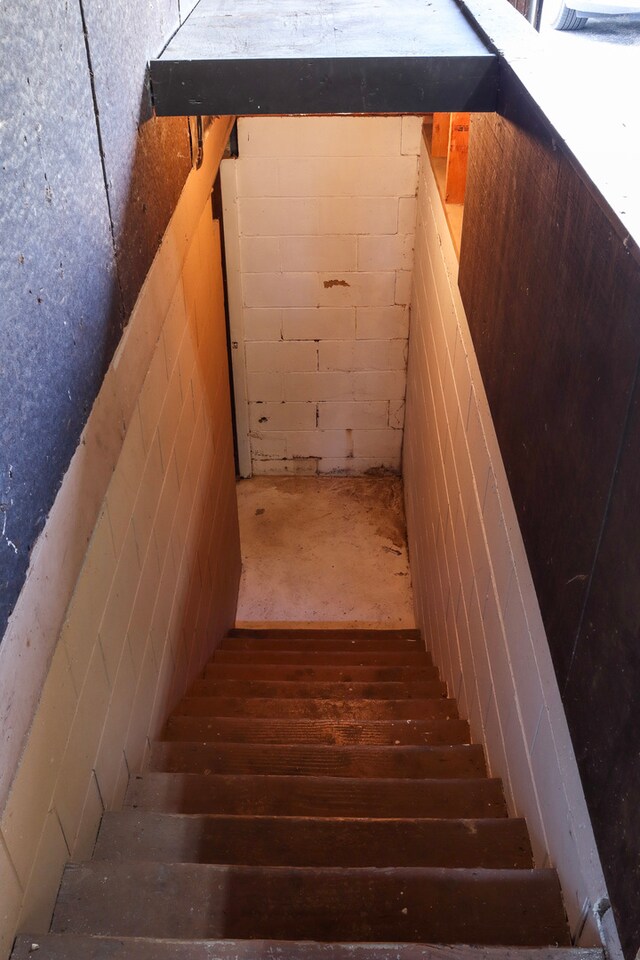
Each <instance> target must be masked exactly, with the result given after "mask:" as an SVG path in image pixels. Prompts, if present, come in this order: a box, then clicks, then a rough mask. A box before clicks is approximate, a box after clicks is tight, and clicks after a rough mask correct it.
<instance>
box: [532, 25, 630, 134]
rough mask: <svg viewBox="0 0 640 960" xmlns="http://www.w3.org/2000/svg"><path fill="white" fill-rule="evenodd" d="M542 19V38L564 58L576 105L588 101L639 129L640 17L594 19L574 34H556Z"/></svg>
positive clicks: (556, 31)
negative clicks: (636, 18) (611, 111)
mask: <svg viewBox="0 0 640 960" xmlns="http://www.w3.org/2000/svg"><path fill="white" fill-rule="evenodd" d="M544 20H545V18H544V12H543V24H542V30H541V37H542V38H543V40H544V42H545V44H546V45H547V46H548V47H549V49H550V50H554V51H555V53H556V55H557V54H561V55H562V58H563V61H564V64H565V68H566V81H567V84H568V85H569V86H570V87H571V89H572V90H573V91H574V93H575V97H576V102H583V103H584V100H585V97H588V98H589V100H588V102H589V103H591V104H592V105H593V108H594V110H595V109H598V110H600V109H604V110H613V111H614V112H615V113H616V115H617V116H619V117H620V118H621V119H622V120H623V122H625V123H633V124H635V125H640V105H639V100H640V19H639V20H635V19H633V18H631V17H610V18H609V17H593V18H591V17H590V18H589V19H588V20H587V23H586V25H585V26H584V27H583V29H582V30H575V31H562V30H553V29H551V28H550V27H549V26H547V25H546V24H545V22H544ZM597 126H598V117H597V115H594V130H595V129H597Z"/></svg>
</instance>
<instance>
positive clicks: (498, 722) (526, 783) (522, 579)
mask: <svg viewBox="0 0 640 960" xmlns="http://www.w3.org/2000/svg"><path fill="white" fill-rule="evenodd" d="M457 276H458V263H457V260H456V256H455V252H454V248H453V244H452V241H451V237H450V234H449V231H448V228H447V224H446V221H445V217H444V212H443V208H442V203H441V201H440V197H439V194H438V190H437V187H436V184H435V181H434V177H433V174H432V172H431V166H430V163H429V160H428V158H427V156H426V154H425V152H424V146H423V156H422V163H421V174H420V187H419V194H418V220H417V228H416V251H415V273H414V285H413V294H412V316H411V338H410V347H409V372H408V392H407V415H406V425H405V446H404V464H403V468H404V480H405V500H406V509H407V525H408V532H409V549H410V560H411V572H412V582H413V589H414V596H415V600H416V616H417V622H418V624H419V626H420V628H421V629H422V631H423V633H424V635H425V637H426V639H427V644H428V646H429V648H430V649H431V651H432V653H433V656H434V659H435V661H436V662H437V664H438V666H439V667H440V669H441V671H442V673H443V676H444V678H445V679H446V681H447V684H448V686H449V689H450V691H451V694H452V695H453V696H455V697H457V698H458V700H459V705H460V713H461V716H466V717H468V718H469V721H470V725H471V731H472V736H473V738H474V740H475V741H476V742H478V743H484V744H485V747H486V750H487V756H488V762H489V765H490V770H491V773H492V774H493V775H496V776H500V777H502V779H503V782H504V788H505V793H506V797H507V802H508V805H509V808H510V811H511V813H512V814H516V815H520V816H524V817H526V820H527V824H528V827H529V831H530V834H531V839H532V844H533V850H534V856H535V860H536V863H537V864H538V865H539V866H544V865H549V864H551V865H553V866H555V867H556V868H557V870H558V873H559V876H560V881H561V884H562V889H563V893H564V897H565V904H566V908H567V913H568V916H569V921H570V925H571V930H572V934H573V936H574V938H575V940H576V942H577V943H578V944H580V945H584V946H586V945H593V944H597V943H598V942H599V935H600V934H601V935H602V938H603V939H604V941H605V942H606V944H607V946H608V947H609V951H610V955H611V956H618V957H620V956H621V952H620V948H619V942H618V940H617V935H616V932H615V929H613V927H612V926H610V925H608V926H607V928H606V929H600V930H599V916H598V914H599V912H600V911H599V909H598V908H599V907H601V906H602V903H603V898H605V897H606V886H605V882H604V878H603V875H602V869H601V866H600V862H599V859H598V854H597V851H596V846H595V841H594V837H593V832H592V829H591V824H590V820H589V815H588V812H587V808H586V804H585V799H584V794H583V791H582V786H581V783H580V778H579V774H578V770H577V766H576V761H575V756H574V753H573V749H572V745H571V740H570V736H569V731H568V727H567V723H566V718H565V714H564V709H563V706H562V702H561V699H560V693H559V690H558V684H557V681H556V678H555V673H554V670H553V665H552V662H551V657H550V653H549V646H548V643H547V639H546V636H545V632H544V627H543V624H542V619H541V616H540V609H539V606H538V601H537V598H536V594H535V590H534V587H533V582H532V579H531V573H530V570H529V566H528V562H527V559H526V555H525V551H524V545H523V542H522V538H521V534H520V531H519V527H518V523H517V519H516V515H515V509H514V506H513V501H512V499H511V495H510V492H509V487H508V484H507V479H506V475H505V471H504V467H503V464H502V460H501V456H500V452H499V449H498V444H497V439H496V436H495V432H494V429H493V424H492V419H491V415H490V412H489V407H488V404H487V399H486V395H485V392H484V388H483V385H482V380H481V377H480V372H479V369H478V366H477V361H476V358H475V352H474V349H473V344H472V340H471V336H470V332H469V327H468V324H467V319H466V316H465V312H464V308H463V305H462V301H461V299H460V293H459V290H458V283H457ZM607 916H608V917H610V916H611V911H610V910H609V911H608V914H607Z"/></svg>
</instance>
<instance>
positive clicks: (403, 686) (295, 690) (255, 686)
mask: <svg viewBox="0 0 640 960" xmlns="http://www.w3.org/2000/svg"><path fill="white" fill-rule="evenodd" d="M446 695H447V687H446V684H444V683H441V682H440V681H439V680H428V681H426V682H412V683H333V682H331V681H324V682H323V681H318V682H315V683H306V682H300V681H297V680H213V679H207V680H196V682H195V683H194V684H193V686H192V687H191V690H190V691H189V696H192V697H262V698H267V697H274V698H276V699H279V700H293V699H307V700H318V699H319V700H401V699H407V700H425V699H430V698H432V697H446Z"/></svg>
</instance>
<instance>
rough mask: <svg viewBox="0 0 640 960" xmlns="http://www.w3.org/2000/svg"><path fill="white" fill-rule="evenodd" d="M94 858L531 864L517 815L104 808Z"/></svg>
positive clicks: (269, 862) (328, 863)
mask: <svg viewBox="0 0 640 960" xmlns="http://www.w3.org/2000/svg"><path fill="white" fill-rule="evenodd" d="M94 859H99V860H100V859H103V860H145V861H166V862H167V863H236V864H263V865H265V866H266V865H271V866H278V865H281V866H316V867H333V866H336V867H391V866H398V867H420V866H423V867H479V866H483V867H490V868H496V869H498V868H520V869H530V868H531V867H532V865H533V864H532V857H531V848H530V846H529V840H528V836H527V830H526V826H525V824H524V821H523V820H506V819H505V820H470V821H467V820H465V821H460V820H454V821H448V820H422V821H420V820H400V821H398V820H369V821H367V820H314V819H311V818H308V817H304V818H300V819H295V818H292V817H287V818H284V819H283V818H279V817H272V818H268V817H184V816H175V815H167V814H155V813H139V812H137V811H136V812H131V811H122V812H119V813H106V814H105V815H104V818H103V821H102V826H101V828H100V834H99V836H98V842H97V844H96V849H95V852H94Z"/></svg>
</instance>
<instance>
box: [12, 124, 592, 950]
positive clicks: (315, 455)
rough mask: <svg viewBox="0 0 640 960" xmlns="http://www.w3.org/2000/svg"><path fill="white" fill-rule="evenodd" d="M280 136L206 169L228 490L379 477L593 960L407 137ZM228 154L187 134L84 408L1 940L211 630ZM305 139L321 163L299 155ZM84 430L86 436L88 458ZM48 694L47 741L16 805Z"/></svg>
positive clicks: (483, 438)
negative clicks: (163, 232)
mask: <svg viewBox="0 0 640 960" xmlns="http://www.w3.org/2000/svg"><path fill="white" fill-rule="evenodd" d="M279 120H280V121H281V123H282V124H284V126H289V127H290V128H291V129H293V126H294V125H295V124H300V125H302V126H304V127H305V128H306V129H311V131H312V132H311V133H310V134H309V136H308V138H307V139H305V137H304V136H299V135H298V134H297V133H290V134H289V141H287V139H286V136H285V134H284V133H283V132H282V130H283V127H282V126H281V128H280V130H281V132H279V133H278V134H277V135H276V136H274V135H273V134H271V133H270V134H269V135H268V136H263V137H262V139H261V137H260V135H259V131H260V127H261V125H263V124H264V125H265V126H264V129H266V127H267V126H268V125H269V124H271V123H274V122H275V121H270V120H267V119H265V118H259V120H254V119H251V120H246V121H242V122H241V125H240V126H241V128H242V123H245V133H246V137H245V141H246V142H245V147H246V148H247V149H249V150H251V149H253V150H254V151H257V152H255V153H254V155H247V153H246V150H245V157H244V158H243V155H242V136H243V134H242V129H241V132H240V140H241V150H240V157H239V158H238V160H232V159H231V158H228V159H226V160H224V161H223V163H222V171H223V174H222V176H223V191H224V196H223V202H224V207H225V239H226V243H225V249H226V261H227V278H226V279H227V288H228V305H229V312H230V320H231V348H232V355H233V358H234V360H233V371H234V392H235V396H236V401H237V402H242V403H243V405H244V406H243V410H244V412H241V411H240V408H239V407H238V408H237V415H236V423H237V429H238V449H239V450H242V448H243V447H244V460H243V455H242V454H241V455H240V457H239V460H240V471H241V473H246V472H254V473H256V474H261V475H262V478H263V479H264V481H265V482H269V480H268V478H269V477H274V476H278V474H279V473H284V474H285V478H286V479H287V480H292V481H294V482H296V483H303V482H304V481H308V482H310V483H311V482H315V483H322V482H326V483H328V484H330V483H338V482H339V480H338V479H337V478H339V477H341V476H342V475H346V477H347V479H348V480H349V481H350V480H352V479H359V475H360V474H363V473H364V474H365V480H367V481H368V482H370V483H373V482H376V483H380V484H381V486H382V485H383V484H385V483H387V484H390V485H391V486H393V484H396V487H395V488H394V489H396V490H397V489H398V487H397V481H396V479H395V477H396V475H398V474H400V472H402V473H403V480H404V501H405V506H406V519H407V524H408V548H409V553H410V560H411V575H412V582H413V590H414V596H413V609H414V610H415V614H416V618H417V621H418V623H419V625H420V627H421V629H422V631H423V636H424V638H425V641H426V643H427V645H428V646H429V648H430V649H431V650H432V652H433V657H434V660H435V661H436V663H437V665H438V667H439V669H440V671H441V676H442V678H443V680H444V682H445V683H446V684H447V689H448V690H449V692H450V693H451V694H452V695H453V696H455V697H457V698H458V700H459V703H460V709H461V712H462V713H463V715H466V716H467V717H468V718H469V723H470V729H471V735H472V738H473V740H474V741H475V742H476V743H478V744H479V743H482V744H484V746H485V749H486V753H487V760H488V765H489V770H490V772H491V773H492V774H494V775H496V776H500V777H502V779H503V783H504V788H505V798H506V804H507V807H508V809H509V811H510V812H511V813H512V814H515V815H516V816H518V815H520V816H524V817H526V819H527V822H528V825H529V831H530V835H531V841H532V847H533V856H534V860H535V863H536V865H537V866H541V867H542V866H546V865H548V864H549V863H550V862H552V863H553V864H554V865H556V866H557V868H558V871H559V874H560V878H561V881H562V885H563V889H564V891H565V904H566V908H567V912H568V915H569V922H570V927H571V930H572V932H573V935H574V937H575V939H576V941H577V942H579V943H580V944H584V945H589V944H592V943H595V942H598V939H599V934H598V930H597V927H596V925H595V920H594V916H593V911H592V905H593V904H595V903H597V902H599V899H600V894H601V893H602V890H603V889H604V887H603V884H602V880H601V875H600V873H599V870H598V864H597V858H595V859H594V857H593V845H592V839H591V837H590V834H589V825H588V816H587V814H586V810H585V808H584V799H583V797H582V794H581V790H580V785H579V781H578V779H577V776H576V774H575V769H574V767H575V765H573V766H572V762H573V758H572V754H571V745H570V740H569V738H568V733H567V732H566V723H565V722H564V719H563V713H562V706H561V703H560V701H559V697H558V696H557V688H556V687H554V682H553V672H552V666H551V663H550V660H549V657H548V650H547V647H546V639H545V636H544V630H543V628H542V623H541V620H540V615H539V610H538V608H537V602H536V597H535V591H534V590H533V588H532V584H531V580H530V575H529V573H528V567H527V562H526V557H525V554H524V550H523V547H522V544H521V541H520V540H519V538H518V531H517V522H516V520H515V511H514V509H513V504H512V502H511V499H510V496H509V488H508V484H507V481H506V477H505V474H504V469H503V467H502V462H501V458H500V454H499V451H498V447H497V443H496V440H495V434H494V433H493V428H492V422H491V417H490V414H489V409H488V405H487V402H486V397H485V395H484V392H483V388H482V381H481V378H480V376H479V373H478V370H477V363H476V361H475V354H474V351H473V345H472V342H471V338H470V335H469V330H468V326H467V324H466V318H465V314H464V308H463V306H462V302H461V299H460V295H459V291H458V287H457V258H456V252H455V246H454V244H453V242H452V238H451V234H450V231H449V227H448V225H447V220H446V216H445V210H444V208H443V205H442V202H441V199H440V194H439V192H438V186H437V182H436V179H435V178H434V176H433V174H432V171H431V166H430V164H429V162H428V158H427V152H426V147H425V143H424V138H423V131H422V121H421V119H420V118H403V117H393V118H386V117H385V118H366V120H367V124H366V127H367V129H368V130H369V131H370V132H368V133H367V134H366V135H365V134H364V133H363V134H361V139H359V140H355V139H354V138H351V140H350V139H349V138H348V137H345V136H344V135H343V133H338V132H336V133H334V135H333V139H332V137H331V136H329V134H327V137H326V140H325V138H324V137H323V138H319V137H318V136H317V132H316V133H313V125H317V124H323V123H324V124H325V126H327V127H334V128H335V129H336V130H338V128H340V127H342V128H344V126H348V125H349V124H354V123H356V118H342V117H341V118H314V119H310V118H299V119H296V120H295V121H294V120H293V118H279ZM369 121H370V122H369ZM357 122H358V123H359V124H361V123H362V122H363V120H362V119H361V118H357ZM363 129H364V128H363ZM389 131H392V134H393V135H392V136H390V134H389ZM227 135H228V125H227V126H224V124H223V125H222V128H221V126H220V124H218V125H217V126H216V125H214V127H213V130H212V132H210V135H209V139H208V141H207V143H206V144H205V162H204V166H203V168H202V171H198V172H196V173H194V174H193V175H192V178H191V179H190V181H189V184H188V189H187V190H186V192H185V194H184V195H183V199H182V200H181V204H180V206H179V208H178V210H177V211H176V215H175V217H174V220H173V221H172V225H171V227H170V230H169V231H168V233H167V237H166V238H165V241H163V245H162V247H161V250H160V252H159V255H158V258H157V260H156V263H155V264H154V268H153V269H152V272H151V273H150V276H149V278H148V280H147V284H146V285H145V288H144V290H143V295H142V297H141V300H140V301H139V304H138V307H137V311H136V312H135V313H134V316H133V317H132V321H131V323H130V326H129V328H128V330H127V333H126V335H125V339H124V341H123V344H122V345H121V347H120V349H119V351H118V353H117V354H116V357H115V358H114V363H113V366H112V368H111V369H110V373H109V375H108V380H107V381H106V389H105V391H104V394H103V395H102V399H101V401H100V402H101V404H102V408H101V413H102V415H104V414H105V411H108V413H109V414H113V411H114V409H116V408H118V404H114V401H113V397H114V396H116V397H118V398H120V396H121V394H122V395H124V396H126V395H127V391H129V395H130V403H129V405H128V407H127V415H126V418H125V423H126V434H125V436H124V441H123V442H122V449H121V450H120V449H118V451H117V453H116V454H115V455H114V472H113V477H112V478H111V481H110V483H109V487H108V489H107V493H106V497H105V498H104V503H103V504H102V506H101V508H100V512H99V517H98V522H97V525H96V528H95V531H94V534H93V538H92V540H91V543H90V545H89V547H88V550H87V554H86V558H85V562H84V565H83V567H82V572H81V574H80V576H79V577H78V580H77V584H76V585H75V588H74V590H73V596H72V598H71V602H70V603H69V606H68V609H67V610H66V613H65V617H64V623H63V627H62V631H61V633H60V641H59V644H58V646H57V648H56V651H55V655H54V663H53V666H52V670H51V673H50V675H49V678H48V679H47V684H46V685H45V695H44V696H43V698H42V700H41V704H40V708H39V711H38V714H37V716H36V721H35V723H34V727H33V734H32V738H31V739H30V740H29V742H28V744H27V748H26V751H25V754H24V759H23V763H22V766H21V768H20V771H19V773H18V776H17V777H16V779H15V781H14V784H13V788H12V793H11V797H10V799H9V803H8V806H7V810H8V814H7V815H6V817H5V819H3V821H2V830H3V836H4V837H9V838H10V839H9V843H8V846H9V845H10V849H11V850H13V851H17V850H19V849H20V850H24V854H18V853H16V859H17V860H18V859H19V862H20V864H21V867H22V869H21V872H20V876H19V881H18V885H17V888H18V890H19V893H16V895H15V897H13V893H12V900H11V905H12V906H11V910H12V911H13V912H12V914H11V917H12V919H11V921H10V922H11V923H12V924H13V927H12V929H16V926H17V925H19V926H20V928H21V929H27V928H28V929H30V930H35V931H36V932H37V931H38V929H40V930H43V929H45V928H46V924H47V921H46V917H47V913H48V914H49V916H50V914H51V909H52V904H53V899H54V895H55V891H56V890H57V878H59V875H60V871H61V868H62V863H63V862H64V860H66V858H67V855H68V854H69V853H71V855H72V856H73V857H74V858H76V859H85V858H87V857H88V856H89V853H90V851H91V848H92V845H93V841H94V839H95V835H96V830H97V825H98V823H99V821H100V818H101V816H102V813H103V810H104V809H107V810H111V809H117V808H118V807H120V806H121V804H122V802H123V800H124V798H125V796H127V791H128V790H130V789H131V785H132V784H133V783H134V781H135V777H136V776H137V774H138V773H139V772H140V771H141V770H142V769H143V768H144V766H145V764H146V762H147V761H148V759H149V755H150V750H151V742H152V741H154V740H156V739H157V738H158V736H159V734H160V731H161V730H162V728H163V725H164V722H165V718H166V716H167V715H168V713H169V711H170V709H171V708H172V707H173V706H174V705H175V704H176V703H177V702H178V700H179V699H180V697H181V696H182V695H183V694H184V692H185V691H186V689H187V688H188V687H189V686H190V684H191V683H192V682H193V680H194V678H195V677H196V676H197V675H198V673H199V672H201V671H202V670H203V668H204V666H205V664H206V662H207V661H208V659H209V657H210V655H211V651H212V648H213V647H215V646H216V644H217V643H218V642H219V641H220V639H221V638H222V637H223V636H224V635H225V634H226V633H227V631H228V630H229V629H230V628H231V627H232V626H233V623H234V620H235V617H236V601H237V590H238V583H239V578H240V557H241V554H240V543H239V537H238V524H237V512H236V507H237V503H236V492H235V471H234V467H233V444H232V418H231V411H230V392H229V386H228V379H227V375H228V371H227V349H226V333H225V323H224V307H223V300H224V298H223V277H222V271H221V257H220V237H219V227H218V225H217V223H216V221H215V220H212V218H211V209H210V205H209V191H210V187H211V184H212V182H213V179H214V177H215V172H216V168H217V166H218V159H219V156H220V154H221V152H222V151H221V148H222V145H223V144H224V142H225V141H226V138H227ZM212 140H213V144H212ZM318 141H320V142H321V143H325V142H326V143H328V144H332V150H333V153H329V154H327V153H326V149H327V148H326V147H325V148H324V149H325V153H322V154H321V155H320V156H317V155H316V153H317V150H318V146H317V143H318ZM354 143H355V144H356V146H357V151H356V152H353V151H354ZM287 144H288V145H287ZM305 144H307V146H305ZM207 147H208V148H209V149H207ZM296 150H297V151H298V153H295V151H296ZM304 150H306V151H307V152H306V153H305V152H304ZM314 150H315V151H316V152H314ZM348 150H351V151H352V152H351V153H349V152H348ZM261 151H262V152H261ZM269 151H271V153H269ZM283 151H284V152H283ZM301 151H302V152H301ZM334 161H336V162H334ZM345 171H346V172H345ZM329 181H330V182H331V184H334V183H337V185H338V187H339V192H338V193H337V194H336V193H335V190H336V189H337V188H336V187H334V186H327V184H328V182H329ZM309 183H311V184H312V186H313V191H311V192H310V188H309ZM352 194H353V195H352ZM247 211H251V213H252V216H251V218H250V219H249V220H248V219H247ZM296 218H299V219H296ZM256 223H262V225H263V226H262V228H261V229H260V230H258V229H257V228H256V226H255V224H256ZM248 224H249V226H247V225H248ZM250 224H253V226H251V225H250ZM294 228H295V229H294ZM410 306H411V317H410V322H409V307H410ZM238 322H239V323H240V324H241V330H242V337H240V338H238V339H236V330H237V329H238V327H237V324H238ZM346 333H348V336H347V335H345V334H346ZM241 355H242V356H243V360H242V362H241V363H240V365H239V364H238V359H237V358H238V357H240V356H241ZM243 390H244V395H243ZM405 401H406V407H405ZM110 403H111V407H109V404H110ZM243 418H244V427H243ZM99 427H100V418H99V417H96V419H95V420H94V422H93V424H91V426H90V428H89V430H88V433H87V438H88V440H89V441H90V442H94V443H97V438H99V435H100V431H99ZM242 430H244V431H245V432H244V433H241V431H242ZM91 431H93V432H91ZM87 438H85V439H87ZM243 464H244V466H243ZM247 464H248V467H247ZM367 472H369V474H370V475H369V476H368V477H367V476H366V475H367ZM371 474H372V475H371ZM378 474H383V475H384V476H383V477H382V478H378ZM386 474H390V475H391V479H390V478H389V477H387V476H386ZM345 482H346V481H345ZM258 509H262V507H260V506H256V511H257V510H258ZM265 515H266V514H265ZM254 516H255V512H254ZM262 516H264V515H262ZM293 519H294V521H295V520H296V519H297V518H296V516H295V515H294V516H293ZM382 539H384V537H382ZM389 539H390V540H391V543H393V538H389ZM379 546H380V544H379ZM396 559H397V558H396ZM396 559H394V558H391V557H390V559H389V563H390V566H392V563H395V562H396ZM400 560H401V562H402V563H404V564H406V563H407V561H406V554H404V555H402V556H401V558H400ZM352 562H356V561H352ZM395 572H400V573H404V572H405V571H404V570H400V571H394V574H395ZM406 572H407V573H408V567H407V570H406ZM336 573H337V575H338V579H340V573H341V570H340V566H339V564H336ZM398 579H400V578H398ZM307 619H310V618H307ZM349 619H352V618H351V617H350V618H349ZM353 619H354V620H355V619H356V618H355V617H354V618H353ZM545 650H547V653H546V654H545ZM61 697H62V706H63V708H64V709H63V710H62V713H63V715H64V721H61V722H60V731H61V732H60V737H59V740H60V743H59V744H58V749H57V752H56V755H55V757H54V762H52V764H51V771H48V772H47V773H46V775H45V776H44V778H43V779H42V774H41V773H40V772H38V774H37V775H36V778H37V780H38V783H39V788H38V790H37V791H35V792H34V790H33V770H34V769H39V768H37V763H38V759H39V757H40V755H41V750H42V744H43V743H44V742H46V737H45V731H48V730H50V729H51V725H52V718H53V717H57V718H59V717H60V711H61V699H60V698H61ZM56 729H58V728H56ZM559 783H560V784H562V792H561V794H560V795H559V794H558V790H557V785H558V784H559ZM27 797H28V798H29V802H28V803H27V802H25V798H27ZM34 798H35V799H34ZM42 865H46V868H47V878H48V887H47V895H46V896H42V895H41V887H42V874H41V873H40V875H39V872H40V866H42ZM34 871H35V872H34ZM45 886H46V884H45ZM14 900H15V903H16V904H18V905H17V906H15V908H14V906H13V904H14Z"/></svg>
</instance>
